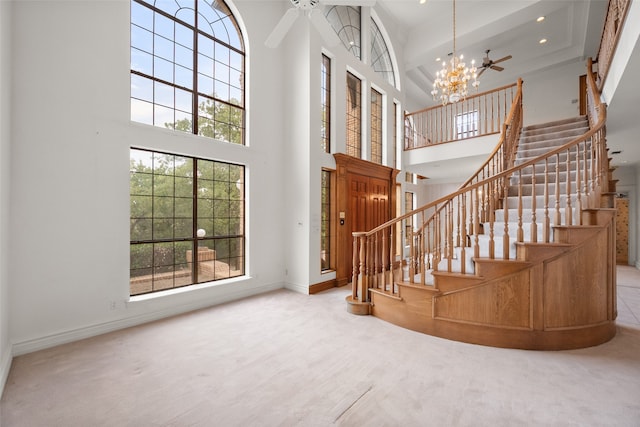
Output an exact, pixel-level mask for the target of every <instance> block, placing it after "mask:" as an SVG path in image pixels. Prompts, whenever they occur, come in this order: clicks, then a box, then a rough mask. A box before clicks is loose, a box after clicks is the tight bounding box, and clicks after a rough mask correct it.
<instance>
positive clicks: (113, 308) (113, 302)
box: [109, 301, 118, 310]
mask: <svg viewBox="0 0 640 427" xmlns="http://www.w3.org/2000/svg"><path fill="white" fill-rule="evenodd" d="M117 307H118V303H117V302H115V301H110V302H109V310H115V309H116V308H117Z"/></svg>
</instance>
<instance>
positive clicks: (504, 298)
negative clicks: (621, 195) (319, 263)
mask: <svg viewBox="0 0 640 427" xmlns="http://www.w3.org/2000/svg"><path fill="white" fill-rule="evenodd" d="M590 66H591V63H590V62H589V63H588V67H590ZM519 86H521V83H519ZM588 87H589V114H588V115H587V116H581V117H577V118H572V119H568V120H560V121H554V122H551V123H545V124H541V125H535V126H528V127H525V128H523V127H522V125H521V123H522V104H521V87H520V92H519V95H518V96H516V98H515V99H514V102H513V105H512V110H511V113H510V115H509V117H508V119H507V121H506V122H505V125H504V128H503V132H502V137H501V143H500V144H499V146H498V148H497V149H496V150H495V151H494V152H493V153H492V155H491V156H490V158H489V159H488V160H487V162H486V163H485V165H484V166H483V167H482V168H481V169H480V170H479V171H478V172H477V173H476V174H475V175H474V176H473V177H472V178H470V179H469V180H468V181H467V182H466V183H464V184H463V186H461V188H460V189H459V190H457V191H456V192H454V193H452V194H450V195H448V196H446V197H443V198H441V199H438V200H436V201H434V202H432V203H430V204H428V205H426V206H423V207H422V208H420V209H418V210H416V211H413V212H410V213H407V214H405V215H403V216H401V217H399V218H396V219H394V220H392V221H390V222H388V223H386V224H383V225H381V226H379V227H377V228H376V229H374V230H371V231H369V232H366V233H364V232H363V233H354V250H353V253H354V260H353V265H354V272H353V281H352V285H353V292H352V295H350V296H349V297H348V298H347V302H348V309H349V310H350V311H351V312H353V313H356V314H373V315H375V316H377V317H380V318H382V319H384V320H387V321H390V322H392V323H395V324H398V325H400V326H403V327H406V328H409V329H413V330H416V331H420V332H424V333H428V334H431V335H435V336H439V337H443V338H449V339H455V340H459V341H464V342H470V343H477V344H484V345H491V346H498V347H511V348H522V349H540V350H560V349H572V348H581V347H587V346H593V345H597V344H601V343H603V342H606V341H608V340H609V339H611V338H612V337H613V336H614V335H615V331H616V328H615V318H616V298H615V222H614V221H615V209H613V205H612V202H611V201H612V200H613V199H612V198H610V189H613V188H611V186H612V185H614V183H612V182H610V179H611V177H610V171H609V160H608V158H607V151H606V141H605V134H604V131H605V126H604V123H605V120H606V110H605V106H604V105H602V104H600V102H599V97H597V96H596V94H597V91H596V89H595V82H594V81H593V78H592V77H591V78H590V79H588ZM410 216H411V217H414V218H418V219H419V220H418V221H414V223H418V224H421V225H420V226H419V227H418V228H417V229H416V230H415V232H414V234H413V236H412V239H410V242H411V244H410V255H409V257H408V258H407V259H400V258H399V257H398V256H396V255H395V254H398V253H400V250H399V249H400V248H397V247H396V240H397V239H396V235H397V234H398V233H399V232H400V230H401V224H402V221H403V220H404V219H406V218H408V217H410Z"/></svg>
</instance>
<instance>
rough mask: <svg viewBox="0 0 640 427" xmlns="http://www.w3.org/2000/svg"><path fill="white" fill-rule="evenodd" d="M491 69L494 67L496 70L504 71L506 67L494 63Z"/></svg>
mask: <svg viewBox="0 0 640 427" xmlns="http://www.w3.org/2000/svg"><path fill="white" fill-rule="evenodd" d="M491 69H492V70H496V71H502V70H504V68H503V67H500V66H498V65H492V66H491Z"/></svg>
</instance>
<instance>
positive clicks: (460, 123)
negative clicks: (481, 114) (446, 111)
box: [456, 110, 478, 139]
mask: <svg viewBox="0 0 640 427" xmlns="http://www.w3.org/2000/svg"><path fill="white" fill-rule="evenodd" d="M472 136H478V110H475V111H469V112H468V113H461V114H457V115H456V139H464V138H471V137H472Z"/></svg>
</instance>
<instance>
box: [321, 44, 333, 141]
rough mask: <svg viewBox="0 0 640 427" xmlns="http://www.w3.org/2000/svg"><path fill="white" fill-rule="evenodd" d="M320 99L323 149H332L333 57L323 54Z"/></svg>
mask: <svg viewBox="0 0 640 427" xmlns="http://www.w3.org/2000/svg"><path fill="white" fill-rule="evenodd" d="M320 100H321V102H322V105H321V107H320V113H321V114H322V117H321V119H320V141H321V144H322V149H323V150H324V151H325V152H326V153H328V152H329V151H330V150H331V59H329V57H328V56H326V55H322V66H321V89H320Z"/></svg>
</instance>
